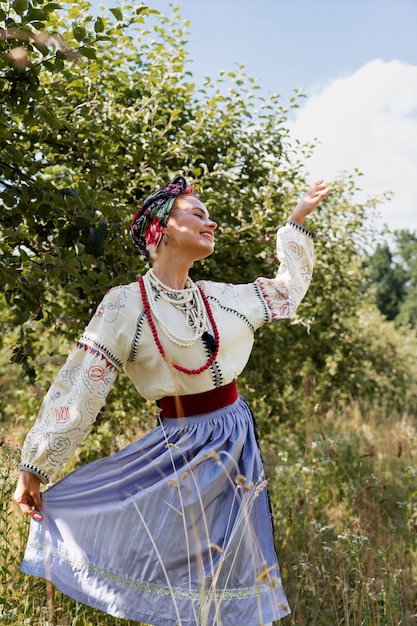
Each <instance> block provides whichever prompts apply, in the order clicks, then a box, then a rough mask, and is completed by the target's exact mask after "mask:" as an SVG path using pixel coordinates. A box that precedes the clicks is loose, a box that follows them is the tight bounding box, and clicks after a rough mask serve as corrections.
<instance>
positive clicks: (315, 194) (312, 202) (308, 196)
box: [290, 180, 330, 224]
mask: <svg viewBox="0 0 417 626" xmlns="http://www.w3.org/2000/svg"><path fill="white" fill-rule="evenodd" d="M329 191H330V189H328V188H327V187H326V185H325V184H324V181H323V180H318V181H317V182H316V183H314V184H313V185H311V187H310V189H309V190H308V191H307V193H305V194H304V195H303V196H302V197H301V199H300V201H299V202H298V204H297V206H296V207H295V209H294V211H293V214H292V215H291V218H290V219H291V220H292V221H293V222H298V224H302V223H303V222H304V218H306V217H307V215H309V214H310V213H311V212H312V211H314V209H315V208H316V207H317V205H318V204H320V202H321V201H322V200H323V199H324V198H325V197H326V196H327V195H328V193H329Z"/></svg>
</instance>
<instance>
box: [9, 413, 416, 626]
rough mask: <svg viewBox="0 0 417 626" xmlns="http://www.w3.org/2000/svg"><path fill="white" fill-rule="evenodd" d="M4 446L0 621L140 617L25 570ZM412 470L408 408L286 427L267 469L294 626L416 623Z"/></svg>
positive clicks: (85, 622)
mask: <svg viewBox="0 0 417 626" xmlns="http://www.w3.org/2000/svg"><path fill="white" fill-rule="evenodd" d="M1 451H2V454H1V464H0V471H1V477H2V483H1V485H2V486H1V500H2V513H1V520H0V545H1V552H2V557H1V564H2V565H1V570H0V575H1V589H2V592H1V596H0V602H1V603H2V605H1V608H0V611H1V612H0V623H3V624H14V625H16V626H22V625H24V624H30V626H52V625H55V626H58V625H59V626H67V625H68V626H69V625H71V626H72V625H77V626H95V625H99V624H100V625H112V626H116V625H118V624H120V625H122V624H123V625H127V624H130V623H131V624H133V623H134V622H129V621H127V620H122V619H117V618H113V617H110V616H107V615H104V614H103V613H101V612H99V611H95V610H93V609H90V608H88V607H85V606H82V605H79V604H77V603H75V602H73V601H72V600H70V599H68V598H67V597H66V596H64V595H63V594H61V593H60V592H58V591H57V590H56V589H52V588H51V587H48V586H46V585H45V583H44V582H43V581H39V580H34V579H32V578H30V577H26V576H23V574H21V573H20V572H19V569H18V568H19V563H20V560H21V557H22V552H23V548H24V543H25V537H26V533H27V526H28V522H27V520H26V519H24V518H22V516H21V515H20V513H19V512H17V511H16V509H15V508H14V506H13V505H10V499H11V495H12V492H13V489H14V483H15V480H16V477H17V472H18V470H17V467H18V461H19V449H18V446H11V445H10V444H7V445H6V444H4V445H3V446H2V448H1ZM416 467H417V430H416V427H415V424H414V423H413V419H412V418H411V417H410V416H407V415H403V416H386V415H382V416H381V415H374V414H372V411H371V410H369V411H364V410H363V409H362V410H360V409H359V407H358V406H356V405H353V406H351V407H348V408H345V409H344V410H343V411H342V410H341V409H337V408H334V407H332V408H330V409H329V407H328V406H325V407H324V406H323V407H315V410H314V411H312V412H311V415H310V416H307V418H306V419H305V422H304V424H300V425H299V426H298V427H297V428H295V429H292V430H289V429H288V428H286V427H285V426H282V427H280V429H279V431H278V432H277V433H276V439H275V443H274V444H273V445H272V446H271V450H270V453H269V454H268V455H267V469H268V471H269V476H270V491H271V496H272V503H273V509H274V512H275V532H276V543H277V551H278V554H279V557H280V562H281V570H282V577H283V580H284V588H285V590H286V593H287V597H288V600H289V602H290V605H291V607H292V611H293V613H292V616H291V617H290V618H287V619H286V620H284V622H285V623H288V626H290V624H291V625H294V626H295V625H297V626H298V625H299V626H301V625H303V626H319V625H320V626H321V625H323V626H339V625H340V626H342V625H343V626H345V625H351V626H362V625H369V626H383V625H384V626H388V625H389V626H399V625H404V626H413V625H415V624H416V623H417V565H416V563H417V560H416V556H417V555H416V550H417V544H416V530H417V488H416V474H417V470H416V469H415V468H416ZM135 623H136V622H135Z"/></svg>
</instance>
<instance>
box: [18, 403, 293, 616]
mask: <svg viewBox="0 0 417 626" xmlns="http://www.w3.org/2000/svg"><path fill="white" fill-rule="evenodd" d="M42 501H43V509H42V514H43V520H42V521H41V522H38V521H35V520H32V521H31V527H30V534H29V540H28V545H27V548H26V554H25V558H24V561H23V564H22V568H21V569H22V571H23V572H25V573H27V574H32V575H35V576H41V577H43V578H46V579H49V580H51V581H52V582H53V583H54V584H55V585H56V586H57V587H58V588H59V589H60V590H61V591H63V592H64V593H65V594H67V595H68V596H70V597H71V598H74V599H75V600H78V601H79V602H82V603H83V604H86V605H89V606H91V607H95V608H96V609H100V610H101V611H104V612H106V613H109V614H110V615H114V616H117V617H123V618H127V619H131V620H137V621H141V622H144V623H146V624H154V625H156V626H176V625H177V624H180V625H182V626H196V625H200V624H201V625H202V626H205V625H207V626H208V625H212V624H216V625H219V626H236V625H237V624H240V625H241V626H259V625H260V624H265V623H268V622H272V621H274V620H277V619H280V618H282V617H284V616H285V615H287V614H288V613H289V608H288V605H287V600H286V597H285V595H284V592H283V589H282V585H281V578H280V574H279V567H278V562H277V557H276V554H275V550H274V541H273V534H272V525H271V519H270V512H269V505H268V494H267V488H266V481H265V476H264V472H263V465H262V460H261V457H260V453H259V449H258V445H257V442H256V437H255V432H254V427H253V419H252V415H251V412H250V410H249V407H248V406H247V404H246V403H245V402H244V401H243V400H242V399H241V398H240V397H239V398H238V399H237V400H236V402H234V403H233V404H231V405H230V406H227V407H225V408H223V409H220V410H218V411H214V412H212V413H206V414H203V415H198V416H195V417H186V418H178V419H163V420H162V421H161V425H160V426H158V427H157V428H155V429H154V430H153V431H152V432H150V433H149V434H147V435H146V436H145V437H143V438H142V439H140V440H139V441H136V442H134V443H132V444H130V445H128V446H127V447H126V448H124V449H123V450H122V451H120V452H118V453H117V454H114V455H113V456H110V457H106V458H103V459H100V460H98V461H94V462H93V463H88V464H87V465H84V466H82V467H80V468H78V469H76V470H75V471H74V472H72V473H71V474H69V475H68V476H66V477H65V478H64V479H63V480H61V481H59V482H57V483H56V484H54V485H53V486H52V487H51V488H49V489H48V490H46V491H45V492H44V493H43V495H42Z"/></svg>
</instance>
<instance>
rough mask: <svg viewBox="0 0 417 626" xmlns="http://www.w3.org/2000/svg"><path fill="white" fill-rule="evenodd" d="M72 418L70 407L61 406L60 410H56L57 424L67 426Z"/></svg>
mask: <svg viewBox="0 0 417 626" xmlns="http://www.w3.org/2000/svg"><path fill="white" fill-rule="evenodd" d="M70 417H71V415H70V410H69V407H68V406H60V407H59V409H55V419H56V423H57V424H66V422H68V420H69V419H70Z"/></svg>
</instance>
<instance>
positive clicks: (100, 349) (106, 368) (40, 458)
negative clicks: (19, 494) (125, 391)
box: [21, 288, 130, 482]
mask: <svg viewBox="0 0 417 626" xmlns="http://www.w3.org/2000/svg"><path fill="white" fill-rule="evenodd" d="M123 289H124V288H116V289H114V290H112V291H110V292H109V293H108V294H107V295H106V296H105V298H104V300H103V301H102V302H101V304H100V305H99V307H98V308H97V311H96V313H95V315H94V316H93V318H92V320H91V321H90V323H89V325H88V326H87V328H86V329H85V331H84V333H83V335H82V337H81V338H80V340H79V341H78V342H77V344H76V346H75V347H74V349H73V350H72V352H71V353H70V354H69V356H68V358H67V361H66V363H65V365H64V366H63V367H62V368H61V370H60V372H59V373H58V375H57V377H56V378H55V380H54V382H53V384H52V385H51V387H50V389H49V391H48V393H47V394H46V396H45V398H44V401H43V403H42V406H41V408H40V411H39V414H38V416H37V419H36V422H35V424H34V426H33V427H32V429H31V430H30V432H29V433H28V435H27V437H26V439H25V442H24V445H23V449H22V464H21V468H22V469H26V470H28V471H30V472H32V473H33V474H36V475H37V476H39V477H40V478H41V479H42V480H43V481H44V482H49V481H50V480H51V479H52V478H53V476H54V475H55V474H56V472H57V471H58V469H59V468H60V467H61V466H62V465H63V464H64V463H65V462H66V461H67V460H68V459H69V458H70V457H71V455H72V454H73V452H74V450H75V449H76V447H77V446H78V445H79V444H80V443H81V442H82V441H83V439H84V438H85V436H86V435H87V433H88V431H89V430H90V427H91V425H92V424H93V422H94V420H95V419H96V417H97V415H98V413H99V411H100V410H101V409H102V407H103V406H104V404H105V401H106V397H107V394H108V393H109V391H110V389H111V387H112V386H113V384H114V382H115V380H116V378H117V375H118V372H119V370H120V369H121V368H122V367H123V366H124V364H125V363H126V361H127V357H128V354H129V351H130V341H129V332H128V325H127V323H126V322H127V317H126V315H125V308H126V294H125V293H124V292H123Z"/></svg>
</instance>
